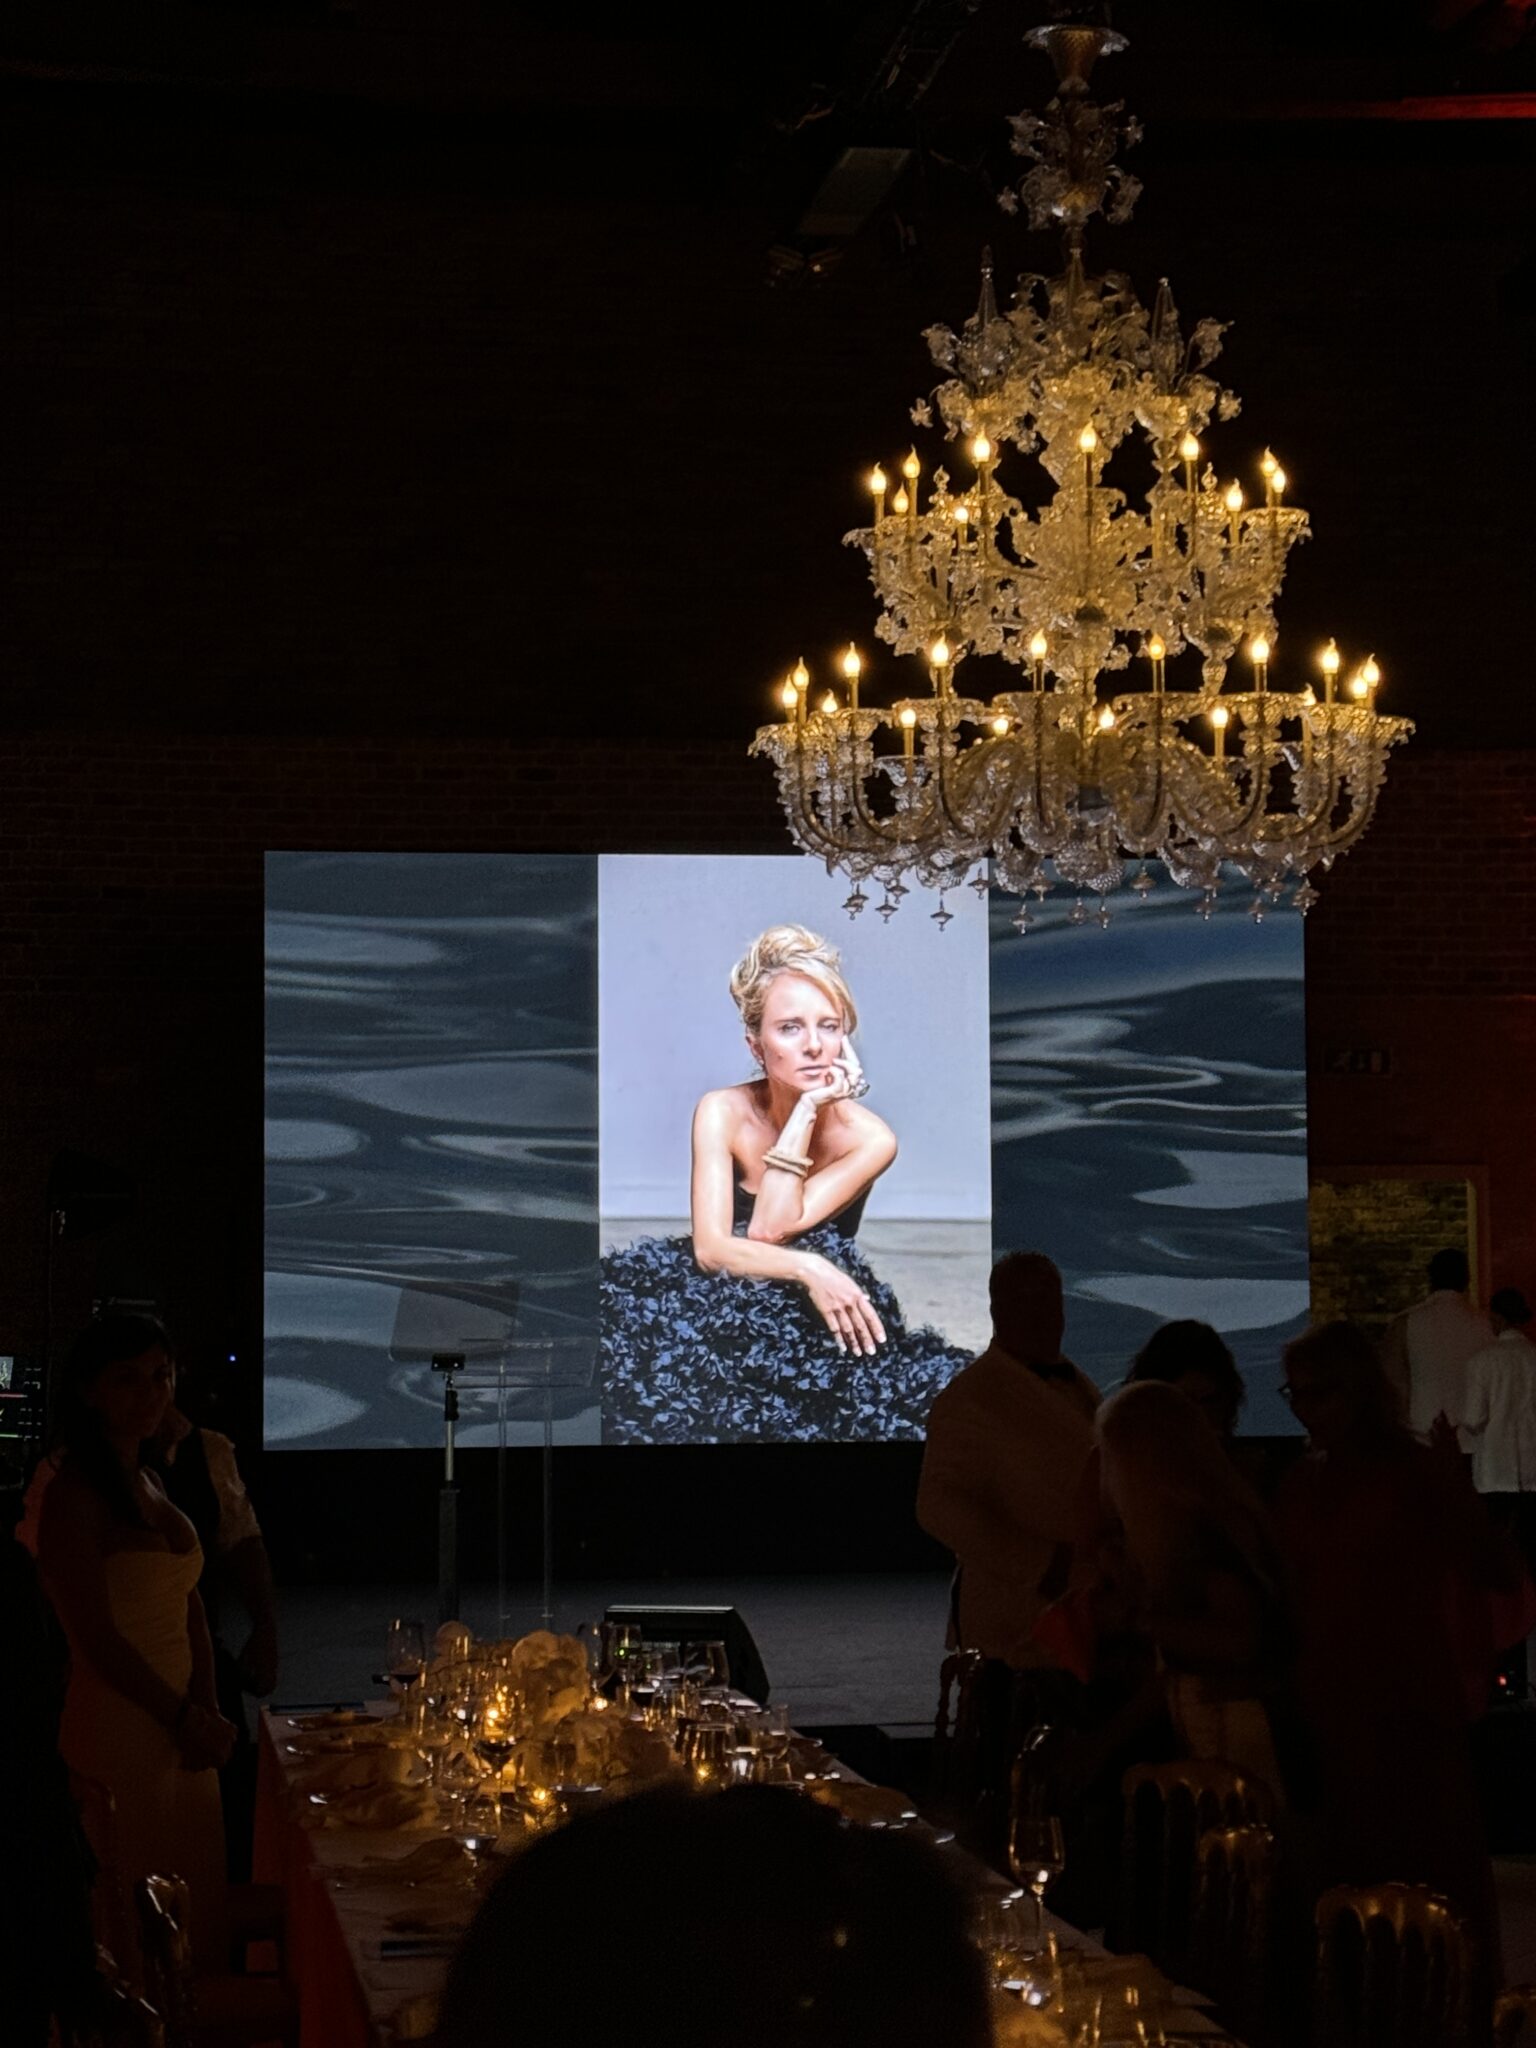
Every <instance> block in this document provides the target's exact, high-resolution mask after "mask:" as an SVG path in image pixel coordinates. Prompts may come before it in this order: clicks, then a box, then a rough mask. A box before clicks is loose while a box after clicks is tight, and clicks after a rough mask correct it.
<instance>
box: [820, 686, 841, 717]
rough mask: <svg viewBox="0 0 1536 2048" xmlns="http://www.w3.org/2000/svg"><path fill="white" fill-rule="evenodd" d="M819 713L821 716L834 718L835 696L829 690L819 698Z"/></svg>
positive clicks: (835, 712)
mask: <svg viewBox="0 0 1536 2048" xmlns="http://www.w3.org/2000/svg"><path fill="white" fill-rule="evenodd" d="M821 715H822V717H823V718H835V717H836V716H837V698H836V697H835V696H834V695H833V693H832V692H831V691H830V690H828V691H827V692H826V694H825V695H824V696H823V698H822V700H821Z"/></svg>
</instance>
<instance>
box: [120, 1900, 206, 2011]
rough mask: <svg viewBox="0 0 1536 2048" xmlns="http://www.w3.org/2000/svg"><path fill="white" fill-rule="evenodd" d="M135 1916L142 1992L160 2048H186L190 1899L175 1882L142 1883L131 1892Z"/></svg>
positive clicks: (190, 1996) (189, 1999) (189, 2005)
mask: <svg viewBox="0 0 1536 2048" xmlns="http://www.w3.org/2000/svg"><path fill="white" fill-rule="evenodd" d="M133 1898H134V1905H135V1907H136V1908H137V1911H138V1922H139V1948H140V1952H141V1954H142V1956H143V1959H144V1990H145V1995H146V1996H147V1997H148V1999H149V2002H150V2004H151V2005H152V2006H153V2007H154V2009H155V2011H156V2012H157V2013H158V2014H159V2015H160V2019H161V2023H162V2025H163V2026H164V2028H165V2048H190V2043H191V2039H192V2019H193V1991H192V1937H191V1935H190V1933H189V1931H188V1930H189V1928H190V1927H191V1924H192V1899H191V1894H190V1892H189V1891H188V1889H187V1885H186V1881H185V1879H183V1878H179V1877H141V1878H140V1879H139V1881H138V1883H137V1884H136V1885H135V1886H134V1888H133Z"/></svg>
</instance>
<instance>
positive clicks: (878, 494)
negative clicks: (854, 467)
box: [869, 462, 885, 526]
mask: <svg viewBox="0 0 1536 2048" xmlns="http://www.w3.org/2000/svg"><path fill="white" fill-rule="evenodd" d="M869 488H870V490H871V491H872V492H873V494H874V500H875V524H876V526H878V525H879V524H880V522H881V520H882V519H883V518H884V517H885V471H884V470H883V469H882V468H881V467H880V465H879V463H878V462H877V463H876V464H875V466H874V468H873V469H872V470H871V471H870V472H869Z"/></svg>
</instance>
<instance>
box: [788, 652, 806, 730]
mask: <svg viewBox="0 0 1536 2048" xmlns="http://www.w3.org/2000/svg"><path fill="white" fill-rule="evenodd" d="M790 681H791V682H792V683H793V684H794V686H795V717H796V720H797V721H798V722H799V723H800V724H802V725H803V724H804V723H805V693H806V691H807V689H808V688H809V687H810V681H811V672H810V670H809V669H808V668H807V667H806V665H805V662H804V660H803V659H802V660H800V661H797V662H796V663H795V666H794V669H793V671H792V673H791V675H790Z"/></svg>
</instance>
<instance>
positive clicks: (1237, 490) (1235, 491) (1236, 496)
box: [1225, 483, 1243, 551]
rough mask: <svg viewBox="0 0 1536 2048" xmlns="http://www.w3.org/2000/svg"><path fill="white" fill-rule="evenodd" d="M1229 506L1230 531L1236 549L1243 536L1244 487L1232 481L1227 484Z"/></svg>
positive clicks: (1226, 501) (1227, 505)
mask: <svg viewBox="0 0 1536 2048" xmlns="http://www.w3.org/2000/svg"><path fill="white" fill-rule="evenodd" d="M1225 503H1226V507H1227V520H1228V532H1229V534H1230V537H1231V541H1232V546H1233V549H1234V551H1235V550H1236V548H1237V545H1238V542H1239V541H1240V540H1241V539H1242V537H1243V487H1242V485H1241V484H1238V483H1232V484H1228V486H1227V495H1226V499H1225Z"/></svg>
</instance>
